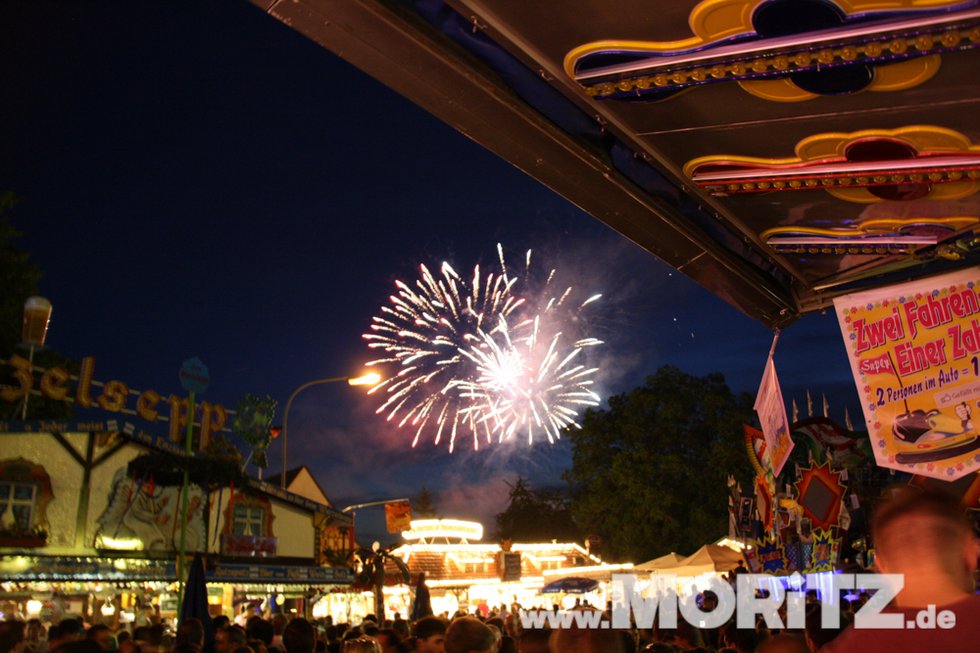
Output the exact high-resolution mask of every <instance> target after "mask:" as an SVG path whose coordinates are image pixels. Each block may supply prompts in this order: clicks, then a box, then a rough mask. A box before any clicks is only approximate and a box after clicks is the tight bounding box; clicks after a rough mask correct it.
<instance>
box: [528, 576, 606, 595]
mask: <svg viewBox="0 0 980 653" xmlns="http://www.w3.org/2000/svg"><path fill="white" fill-rule="evenodd" d="M597 587H599V581H597V580H592V579H591V578H580V577H578V576H569V577H567V578H559V579H558V580H555V581H551V582H550V583H548V584H547V585H545V586H544V587H542V588H541V593H542V594H561V593H564V594H585V593H586V592H591V591H592V590H594V589H595V588H597Z"/></svg>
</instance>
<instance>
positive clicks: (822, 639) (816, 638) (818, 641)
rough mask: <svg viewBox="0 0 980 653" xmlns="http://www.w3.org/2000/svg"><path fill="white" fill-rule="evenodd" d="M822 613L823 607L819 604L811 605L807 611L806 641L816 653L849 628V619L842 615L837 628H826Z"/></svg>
mask: <svg viewBox="0 0 980 653" xmlns="http://www.w3.org/2000/svg"><path fill="white" fill-rule="evenodd" d="M822 612H823V607H822V606H820V605H819V604H814V605H811V606H810V607H808V608H807V611H806V629H805V633H806V641H807V644H809V645H810V648H811V649H813V650H814V651H816V650H819V648H820V647H821V646H823V645H825V644H827V643H828V642H830V641H831V640H833V639H834V638H835V637H837V636H838V635H839V634H840V633H841V631H842V630H844V628H846V627H847V619H846V618H845V617H844V615H843V614H841V615H840V616H839V617H838V619H839V621H838V624H839V625H838V627H837V628H824V626H823V623H822V621H823V619H822V617H823V614H822Z"/></svg>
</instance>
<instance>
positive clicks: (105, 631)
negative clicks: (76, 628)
mask: <svg viewBox="0 0 980 653" xmlns="http://www.w3.org/2000/svg"><path fill="white" fill-rule="evenodd" d="M85 639H88V640H91V641H93V642H95V643H96V644H98V645H99V648H101V649H102V650H103V651H108V650H111V649H113V648H115V647H114V646H113V645H112V631H111V630H109V627H108V626H106V625H105V624H95V625H94V626H92V627H91V628H89V629H88V631H87V632H86V633H85Z"/></svg>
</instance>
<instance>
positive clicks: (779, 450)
mask: <svg viewBox="0 0 980 653" xmlns="http://www.w3.org/2000/svg"><path fill="white" fill-rule="evenodd" d="M755 412H757V413H758V414H759V422H760V423H761V424H762V432H763V434H764V435H765V437H766V454H768V459H769V463H770V466H771V467H772V474H773V476H779V473H780V472H781V471H783V465H785V464H786V459H787V458H789V454H790V452H792V451H793V439H792V438H791V437H790V435H789V420H787V419H786V404H784V403H783V393H782V390H780V389H779V379H778V378H777V377H776V364H775V363H773V361H772V356H771V355H770V356H769V359H768V360H767V361H766V371H765V372H764V373H763V375H762V384H761V385H760V386H759V394H758V396H757V397H756V400H755Z"/></svg>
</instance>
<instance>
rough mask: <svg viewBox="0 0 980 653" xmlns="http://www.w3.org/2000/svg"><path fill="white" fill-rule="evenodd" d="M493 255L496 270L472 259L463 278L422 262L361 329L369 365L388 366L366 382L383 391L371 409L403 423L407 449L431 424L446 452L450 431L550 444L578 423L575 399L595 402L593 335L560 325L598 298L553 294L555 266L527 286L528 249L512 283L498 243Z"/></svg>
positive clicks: (581, 403)
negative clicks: (574, 334) (568, 331)
mask: <svg viewBox="0 0 980 653" xmlns="http://www.w3.org/2000/svg"><path fill="white" fill-rule="evenodd" d="M497 252H498V258H499V264H500V269H499V272H487V273H486V274H483V273H481V270H480V266H476V268H474V270H473V275H472V277H467V278H463V277H461V276H460V275H459V274H458V273H457V272H456V271H455V270H454V269H453V268H452V266H450V265H449V264H448V263H443V264H442V266H441V267H440V270H439V274H438V275H437V274H433V273H432V272H431V271H430V270H429V269H428V268H427V267H426V266H425V265H421V266H420V276H419V278H418V279H417V280H416V281H415V283H414V284H413V285H409V284H406V283H403V282H401V281H396V282H395V285H396V288H397V293H396V294H394V295H392V296H391V297H390V303H389V304H388V305H386V306H383V307H382V308H381V315H380V316H377V317H375V318H374V319H373V320H372V324H371V332H370V333H368V334H365V335H364V338H365V339H366V340H367V341H368V346H369V347H371V348H372V349H377V350H381V351H382V352H383V353H384V357H382V358H379V359H377V360H374V361H371V362H370V363H369V365H370V366H381V367H384V368H387V369H386V371H387V372H388V375H386V380H385V381H383V382H382V383H380V384H378V385H377V386H375V388H373V389H372V392H373V393H374V392H376V393H383V402H382V404H381V406H380V407H379V408H378V413H379V414H380V413H386V414H387V417H388V420H389V421H392V422H394V423H396V424H398V425H399V426H400V427H405V426H407V427H411V428H412V429H413V430H414V431H415V435H414V439H413V441H412V446H413V447H414V446H415V445H416V444H418V442H419V439H420V438H421V436H422V434H423V433H424V432H426V431H427V430H430V429H431V430H433V431H434V439H435V443H436V444H439V443H440V442H441V440H442V439H443V438H444V437H446V438H448V440H449V450H450V451H452V450H453V448H454V447H455V443H456V440H457V437H459V436H469V437H472V439H473V446H474V448H475V449H479V446H480V443H481V441H482V442H486V443H488V444H489V443H491V442H493V441H494V440H496V441H498V442H502V441H504V440H509V439H511V438H513V437H516V436H519V435H526V436H527V439H528V443H532V442H533V441H534V439H535V437H537V436H538V435H543V436H545V437H547V439H548V441H549V442H553V441H554V440H555V439H557V438H558V437H559V435H560V432H561V430H562V429H564V428H566V427H569V426H577V424H576V422H575V419H576V417H577V414H578V411H579V410H581V408H582V406H595V405H597V404H598V403H599V397H598V396H597V395H596V394H595V392H593V391H592V389H591V385H592V383H593V380H592V377H593V375H594V374H595V373H596V372H597V368H594V367H589V366H588V365H587V364H586V362H585V358H586V356H585V350H586V349H587V348H589V347H592V346H595V345H598V344H601V342H600V341H599V340H596V339H594V338H578V339H573V338H571V337H569V336H566V335H565V334H564V333H563V331H562V329H563V327H567V326H570V325H571V324H572V323H573V321H574V320H577V318H578V315H579V313H580V311H581V309H582V308H583V307H585V306H586V305H588V304H590V303H592V302H593V301H595V300H597V299H598V298H599V295H594V296H592V297H590V298H589V299H587V300H586V301H585V302H583V303H582V304H580V305H578V306H573V305H572V303H571V301H570V297H571V295H572V289H571V288H567V289H565V290H564V291H563V292H562V293H561V294H560V295H557V296H556V295H552V294H551V290H550V288H551V283H552V281H553V279H554V271H552V272H551V274H549V275H548V277H547V280H546V281H545V283H544V285H543V288H542V290H541V291H538V292H536V291H534V290H533V289H532V288H531V285H532V281H533V280H532V278H531V274H530V268H531V252H530V251H529V252H528V253H527V256H526V258H525V265H524V270H523V274H522V276H521V279H520V280H519V279H518V278H517V277H514V276H511V275H509V274H508V271H507V266H506V263H505V261H504V255H503V248H502V247H501V246H500V245H498V246H497Z"/></svg>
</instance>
